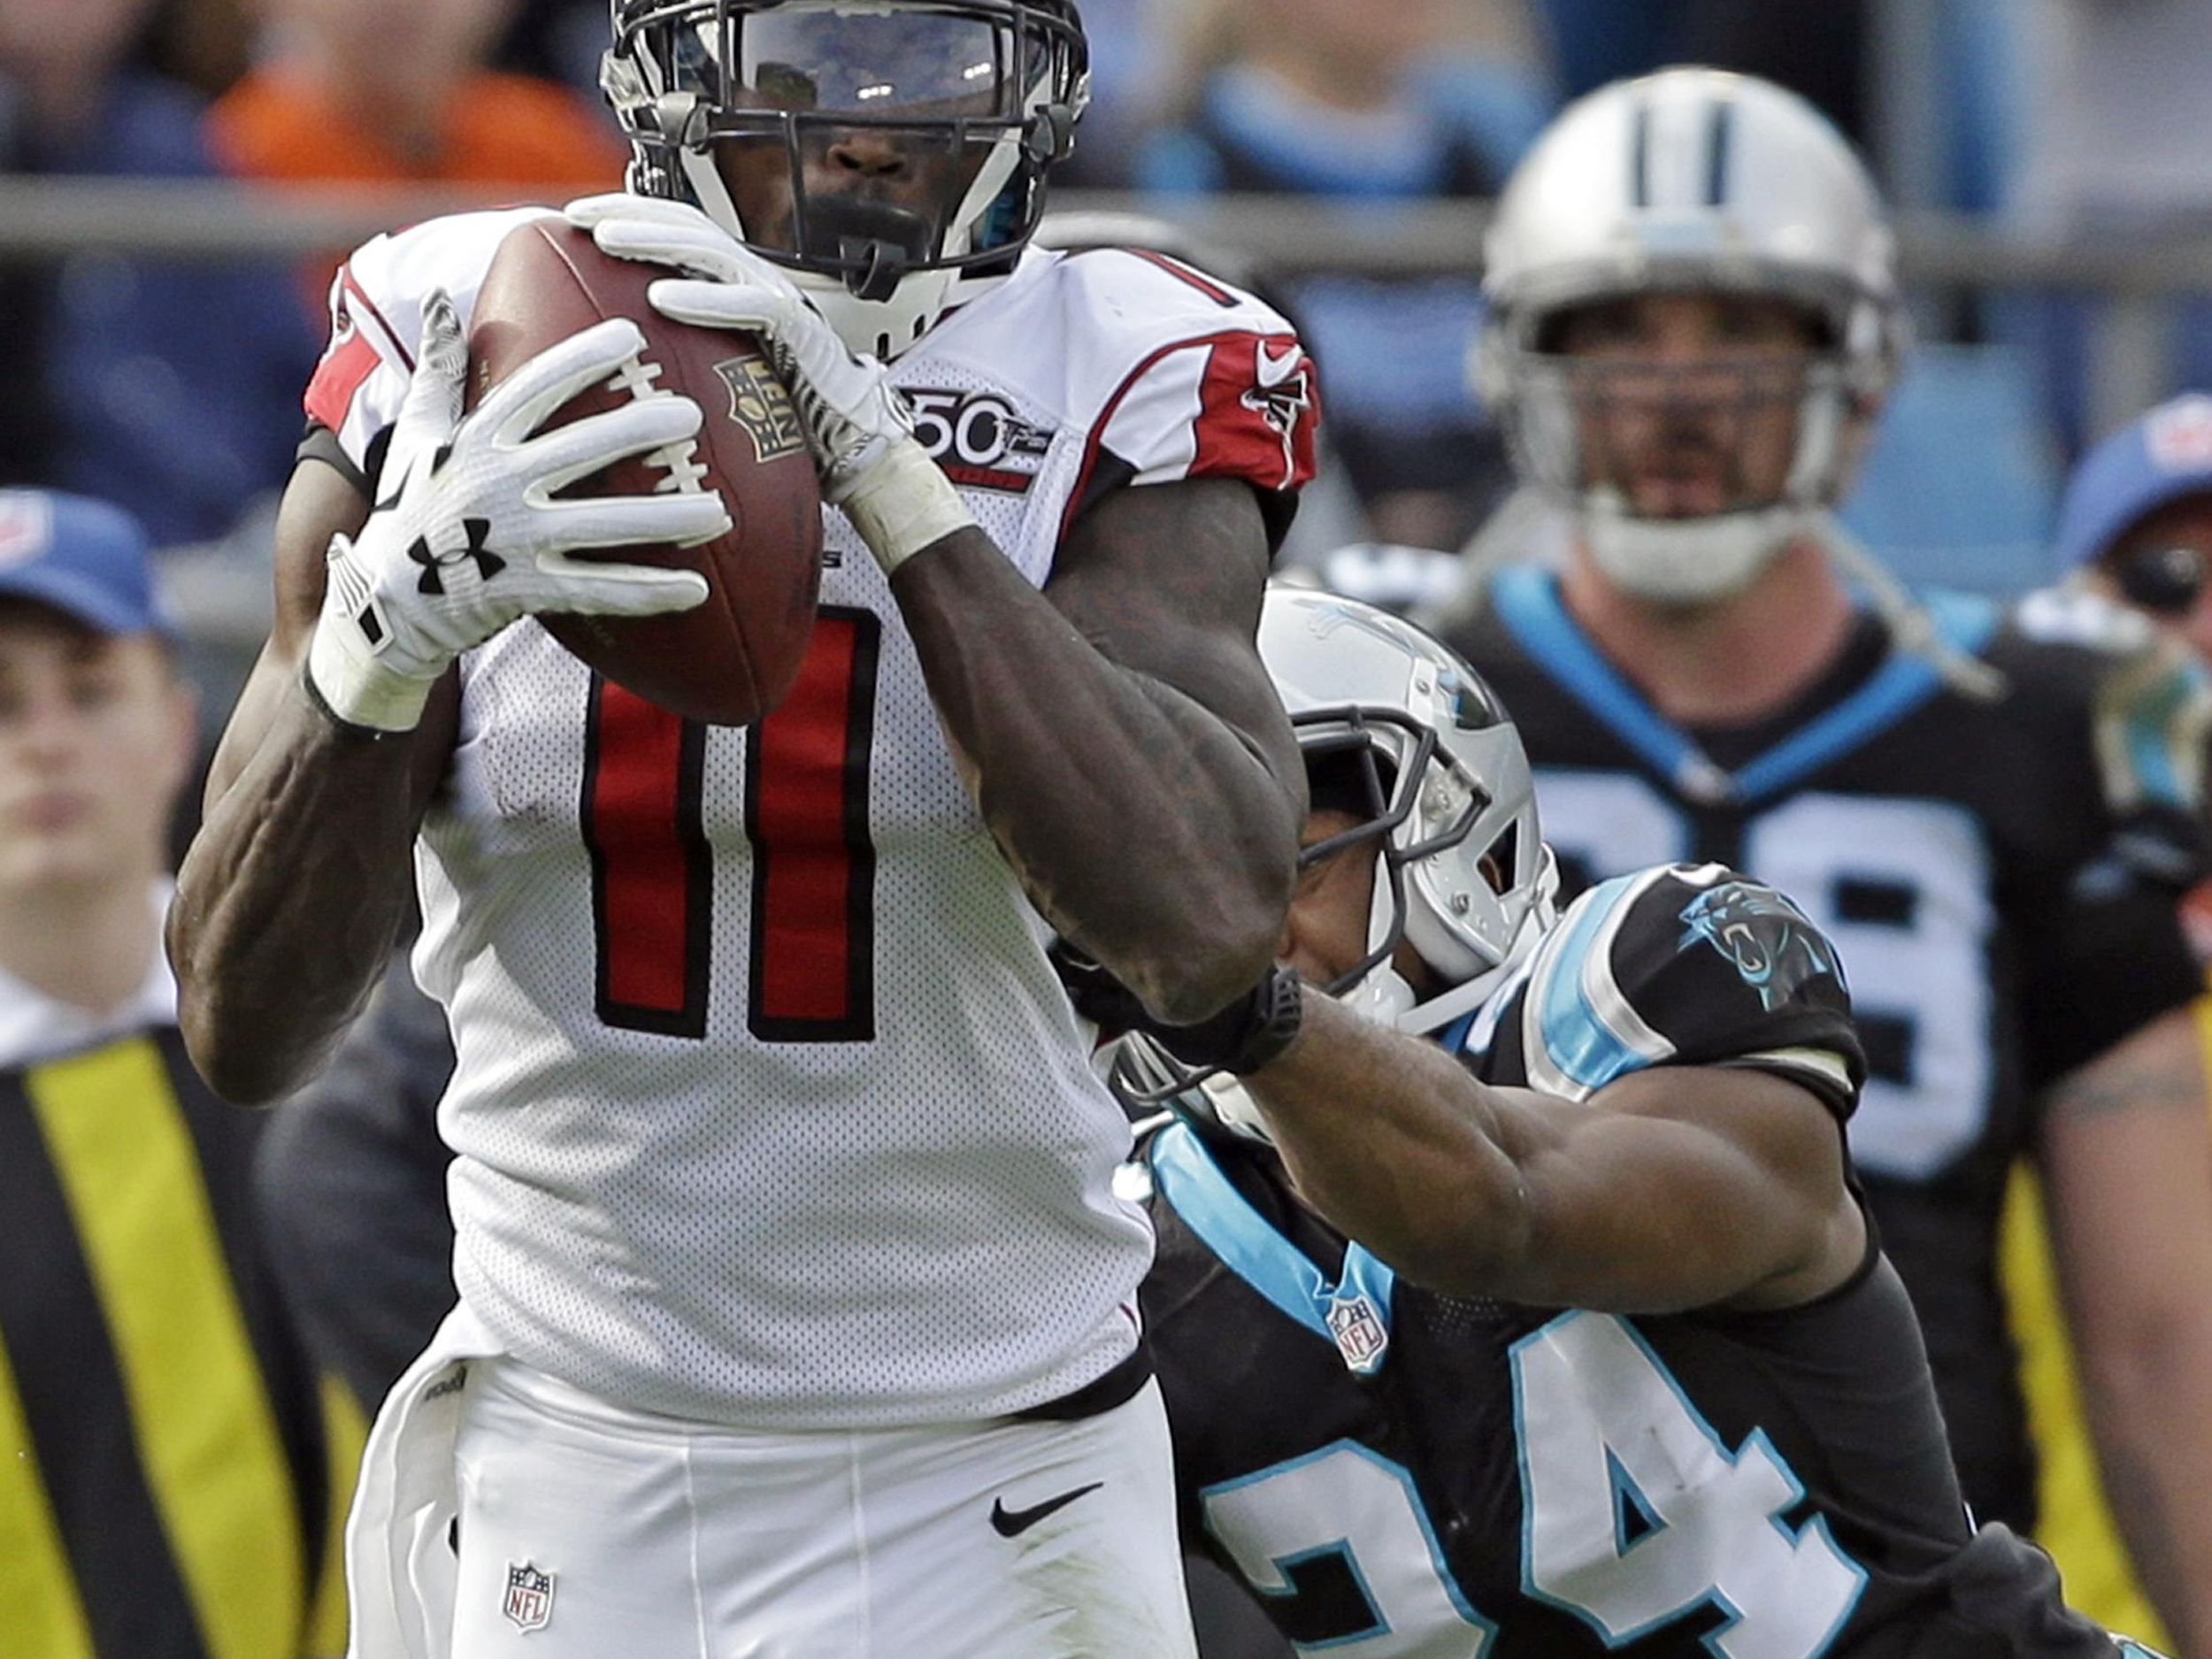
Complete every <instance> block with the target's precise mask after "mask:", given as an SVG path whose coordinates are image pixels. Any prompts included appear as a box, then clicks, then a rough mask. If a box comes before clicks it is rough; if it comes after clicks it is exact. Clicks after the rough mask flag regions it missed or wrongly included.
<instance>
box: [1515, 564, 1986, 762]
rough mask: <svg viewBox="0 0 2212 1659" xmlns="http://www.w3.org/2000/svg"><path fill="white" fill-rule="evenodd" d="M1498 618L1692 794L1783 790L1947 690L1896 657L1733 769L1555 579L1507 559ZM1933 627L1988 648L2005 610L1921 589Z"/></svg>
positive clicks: (1968, 649)
mask: <svg viewBox="0 0 2212 1659" xmlns="http://www.w3.org/2000/svg"><path fill="white" fill-rule="evenodd" d="M1491 599H1492V603H1494V605H1495V606H1496V607H1497V612H1498V616H1499V618H1500V619H1501V620H1502V622H1504V624H1505V626H1506V627H1507V629H1508V630H1509V632H1510V633H1511V634H1513V636H1514V638H1515V639H1516V640H1517V641H1519V642H1520V645H1521V649H1523V650H1525V651H1526V652H1527V653H1528V654H1529V657H1531V658H1532V660H1533V661H1534V662H1535V663H1536V664H1537V665H1538V666H1539V667H1540V668H1542V669H1543V670H1544V671H1545V672H1547V673H1548V674H1549V675H1550V676H1551V677H1552V679H1553V680H1555V681H1557V682H1558V684H1559V686H1560V687H1561V688H1562V689H1563V690H1564V691H1566V692H1567V694H1568V695H1571V697H1573V698H1574V699H1575V701H1576V702H1578V703H1581V704H1582V706H1583V707H1584V708H1586V709H1587V710H1589V711H1590V712H1591V713H1592V714H1593V715H1594V716H1595V717H1596V718H1598V719H1599V720H1600V721H1601V723H1602V724H1603V725H1604V726H1605V727H1606V729H1607V730H1608V731H1609V732H1611V733H1612V734H1613V735H1614V736H1615V737H1616V738H1617V739H1619V740H1620V741H1621V742H1622V744H1623V745H1624V746H1625V747H1626V748H1628V749H1630V750H1632V751H1633V752H1634V753H1635V754H1636V755H1637V756H1639V757H1640V758H1641V759H1642V760H1643V761H1644V762H1645V764H1647V765H1649V766H1650V767H1652V768H1653V769H1654V770H1655V771H1656V772H1659V773H1661V774H1662V775H1663V776H1664V777H1666V778H1668V779H1670V780H1672V781H1673V783H1674V785H1675V786H1676V787H1678V788H1679V789H1682V790H1683V791H1684V792H1685V793H1686V794H1689V795H1692V796H1693V797H1709V796H1710V795H1711V794H1712V792H1713V787H1714V785H1715V784H1719V785H1721V786H1724V788H1723V790H1722V793H1723V794H1724V795H1725V796H1730V797H1732V798H1734V799H1736V800H1739V801H1755V800H1759V799H1761V798H1763V797H1764V796H1768V795H1778V794H1780V793H1781V792H1782V791H1783V790H1786V789H1787V788H1789V787H1792V786H1793V785H1794V784H1797V783H1801V782H1802V781H1803V780H1805V779H1806V778H1808V777H1809V776H1811V775H1812V774H1813V773H1814V772H1817V771H1819V769H1820V768H1821V767H1823V766H1824V765H1826V764H1828V763H1829V762H1831V761H1832V760H1836V759H1839V758H1840V757H1843V756H1845V755H1847V754H1849V753H1850V752H1851V751H1852V750H1854V749H1859V748H1861V747H1863V745H1865V744H1866V743H1868V742H1870V741H1872V740H1873V739H1875V738H1877V737H1878V736H1880V735H1881V734H1882V733H1884V732H1886V731H1887V730H1888V729H1889V728H1890V727H1891V726H1894V725H1896V724H1897V723H1898V721H1900V720H1901V719H1903V718H1905V717H1906V716H1907V715H1909V714H1910V713H1911V712H1912V711H1913V710H1916V709H1917V708H1919V707H1920V706H1921V705H1922V704H1923V703H1926V702H1927V701H1928V700H1929V699H1930V698H1932V697H1933V696H1935V695H1938V694H1939V693H1940V692H1941V691H1942V689H1943V685H1944V682H1943V677H1942V675H1941V674H1939V672H1937V671H1936V669H1935V666H1934V665H1933V664H1931V663H1929V662H1928V661H1927V660H1926V659H1924V658H1923V657H1913V656H1906V655H1903V654H1901V653H1900V654H1898V655H1896V656H1893V657H1891V659H1890V660H1889V661H1888V662H1887V663H1886V664H1883V665H1882V667H1881V668H1880V669H1879V670H1878V671H1877V672H1875V674H1874V676H1873V677H1872V678H1871V679H1870V680H1868V681H1867V682H1866V683H1865V684H1864V685H1863V686H1861V687H1859V688H1858V689H1857V690H1856V691H1855V692H1853V693H1852V694H1851V695H1849V696H1847V697H1846V698H1845V699H1844V700H1843V701H1842V702H1841V703H1838V704H1836V705H1835V707H1833V708H1832V709H1830V710H1826V711H1825V712H1824V713H1823V714H1820V715H1818V716H1816V718H1814V719H1812V720H1810V721H1809V722H1808V723H1807V724H1806V725H1805V726H1804V727H1803V728H1802V729H1801V730H1799V731H1797V732H1794V733H1791V735H1789V736H1788V737H1786V738H1785V739H1783V741H1781V742H1779V743H1777V744H1776V745H1775V746H1774V747H1773V748H1772V749H1768V750H1767V751H1766V752H1765V753H1764V754H1763V755H1760V756H1757V757H1755V758H1753V759H1752V760H1750V761H1748V762H1747V763H1746V764H1744V765H1743V766H1741V767H1740V768H1739V769H1738V770H1736V771H1735V772H1726V771H1724V770H1723V769H1722V768H1720V767H1718V766H1716V765H1714V764H1713V763H1712V762H1711V761H1710V760H1709V759H1708V758H1707V757H1706V756H1705V754H1704V752H1703V751H1702V750H1701V749H1699V748H1698V746H1697V744H1696V743H1695V742H1694V741H1692V740H1691V739H1690V737H1689V736H1688V735H1687V734H1686V733H1684V732H1683V731H1681V730H1680V729H1679V728H1678V727H1677V726H1674V725H1673V724H1672V723H1671V722H1670V721H1669V720H1667V719H1666V718H1665V717H1663V715H1661V714H1660V713H1659V712H1658V711H1657V710H1655V709H1653V708H1652V707H1651V705H1650V704H1649V703H1647V702H1646V701H1645V700H1644V698H1643V695H1642V694H1641V693H1640V692H1638V691H1637V689H1636V688H1635V687H1633V686H1632V685H1630V684H1629V683H1628V681H1627V680H1624V679H1623V678H1622V677H1621V676H1620V674H1618V673H1617V672H1615V670H1614V668H1613V665H1612V664H1610V663H1609V662H1607V661H1606V660H1605V658H1604V657H1603V656H1602V655H1601V653H1600V652H1599V650H1598V649H1597V647H1596V646H1594V645H1593V644H1592V643H1591V642H1590V641H1589V638H1588V636H1587V635H1586V634H1584V633H1583V632H1582V630H1581V628H1580V626H1578V625H1577V623H1576V622H1575V620H1574V618H1572V617H1571V616H1569V615H1568V614H1567V609H1566V607H1565V606H1564V605H1563V604H1562V603H1560V599H1559V584H1558V579H1557V578H1556V577H1555V576H1554V575H1553V574H1552V573H1551V572H1549V571H1546V570H1541V569H1539V568H1538V567H1536V566H1534V565H1509V566H1508V567H1507V568H1506V569H1504V570H1502V571H1500V572H1498V573H1497V575H1496V576H1494V578H1492V580H1491ZM1922 602H1923V603H1924V605H1925V606H1926V608H1927V611H1928V614H1929V615H1930V617H1932V618H1933V620H1934V623H1935V628H1936V633H1937V634H1938V635H1939V637H1940V638H1941V639H1942V640H1943V641H1944V642H1945V643H1946V644H1947V645H1949V646H1950V647H1951V648H1952V649H1955V650H1957V651H1959V652H1961V653H1962V654H1964V655H1968V656H1971V655H1973V654H1974V653H1976V652H1978V651H1979V650H1980V649H1982V648H1983V647H1984V646H1985V645H1986V644H1988V642H1989V641H1990V639H1991V637H1992V636H1993V634H1995V633H1996V631H1997V625H1998V622H1999V621H2000V620H2001V614H2002V613H2001V611H1999V610H1998V608H1997V606H1996V605H1994V604H1993V603H1991V602H1990V601H1988V600H1986V599H1983V598H1980V597H1978V596H1976V595H1963V594H1943V593H1932V594H1927V595H1922Z"/></svg>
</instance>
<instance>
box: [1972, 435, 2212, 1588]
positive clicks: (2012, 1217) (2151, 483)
mask: <svg viewBox="0 0 2212 1659" xmlns="http://www.w3.org/2000/svg"><path fill="white" fill-rule="evenodd" d="M2054 554H2055V559H2054V562H2055V565H2057V566H2058V567H2059V568H2060V569H2061V570H2062V571H2063V572H2065V576H2064V580H2062V582H2061V583H2060V584H2059V585H2058V586H2057V587H2055V588H2051V589H2048V590H2047V591H2045V592H2043V593H2040V594H2037V595H2032V597H2031V598H2030V599H2029V600H2028V601H2027V602H2026V603H2027V604H2028V605H2029V606H2030V607H2032V608H2033V609H2034V610H2035V611H2038V612H2039V613H2040V614H2041V615H2042V616H2043V618H2045V619H2046V622H2047V626H2051V627H2053V628H2054V629H2066V630H2070V631H2071V632H2072V633H2073V634H2076V635H2078V636H2080V637H2082V638H2083V639H2084V640H2085V641H2089V640H2093V639H2098V638H2104V637H2109V638H2112V639H2114V640H2115V641H2124V640H2125V638H2126V637H2127V636H2129V635H2133V636H2135V637H2137V638H2140V637H2141V636H2142V635H2143V634H2144V632H2145V625H2146V624H2148V625H2150V626H2154V627H2155V628H2156V629H2157V631H2158V632H2159V634H2162V636H2163V637H2164V638H2165V639H2166V640H2167V641H2169V642H2170V644H2171V645H2172V646H2174V647H2176V648H2178V649H2186V650H2189V651H2192V652H2194V653H2196V654H2197V655H2198V656H2200V657H2203V656H2207V655H2208V653H2212V599H2208V597H2207V591H2206V590H2207V588H2208V583H2207V581H2206V570H2207V561H2208V560H2212V396H2206V395H2205V394H2203V393H2200V392H2192V393H2187V394H2185V395H2183V396H2178V397H2176V398H2173V399H2171V400H2170V401H2169V402H2167V403H2162V404H2160V405H2159V406H2158V407H2156V408H2155V409H2153V410H2150V411H2147V412H2146V413H2145V414H2143V415H2141V416H2139V418H2138V419H2135V420H2134V421H2132V422H2131V423H2130V424H2129V425H2127V426H2124V427H2122V428H2121V429H2120V430H2119V431H2117V432H2115V433H2113V434H2111V435H2110V436H2108V437H2107V438H2106V439H2105V440H2104V441H2103V442H2101V443H2099V444H2098V445H2097V446H2096V447H2095V448H2094V449H2092V450H2091V451H2090V452H2089V454H2087V455H2086V456H2085V457H2083V458H2082V460H2081V462H2080V464H2079V465H2077V466H2076V468H2075V469H2074V472H2073V474H2072V476H2071V477H2070V479H2069V480H2067V487H2066V493H2065V497H2064V500H2063V502H2062V504H2061V507H2060V511H2059V525H2058V531H2057V535H2056V539H2055V546H2054ZM2084 595H2090V596H2091V597H2089V598H2087V599H2085V597H2084ZM2105 602H2111V603H2105ZM2156 683H2163V684H2168V685H2171V684H2174V683H2177V682H2176V681H2173V680H2166V681H2162V682H2156ZM2153 712H2154V711H2153ZM2145 713H2146V710H2141V709H2139V708H2131V706H2130V705H2129V704H2127V703H2124V702H2121V703H2112V704H2110V705H2109V707H2108V720H2109V721H2110V722H2111V724H2112V726H2113V737H2114V739H2116V740H2118V741H2108V747H2110V748H2113V749H2122V748H2128V747H2133V746H2131V745H2129V744H2127V743H2126V742H2125V741H2124V740H2125V737H2126V731H2125V727H2126V726H2127V724H2128V720H2129V717H2130V716H2134V717H2136V719H2135V724H2136V725H2137V726H2139V727H2140V728H2143V729H2146V730H2147V729H2149V723H2148V722H2147V721H2146V720H2145V719H2143V718H2142V717H2143V715H2144V714H2145ZM2184 735H2185V733H2184ZM2195 736H2196V739H2197V744H2196V747H2199V748H2200V747H2201V745H2202V740H2203V738H2204V736H2205V733H2203V731H2202V730H2201V729H2200V728H2199V729H2198V730H2197V731H2196V733H2195ZM2174 761H2175V764H2176V765H2177V767H2179V768H2180V769H2182V770H2184V771H2193V770H2194V769H2195V768H2197V767H2198V766H2199V765H2200V762H2199V761H2198V760H2197V759H2196V757H2194V756H2193V755H2189V754H2177V755H2176V756H2175V757H2174ZM2183 915H2184V920H2185V924H2186V925H2187V926H2188V929H2189V933H2190V936H2191V939H2192V942H2193V944H2194V945H2195V947H2196V949H2197V951H2198V953H2199V955H2200V956H2202V957H2204V958H2205V959H2206V960H2208V961H2212V889H2208V888H2207V887H2200V888H2198V889H2197V890H2196V891H2195V892H2194V893H2193V894H2192V895H2190V896H2189V898H2188V899H2187V900H2186V901H2185V903H2184V912H2183ZM2194 1014H2195V1019H2196V1025H2197V1030H2198V1032H2199V1033H2200V1041H2202V1043H2203V1045H2204V1048H2205V1051H2206V1053H2207V1055H2208V1056H2212V1000H2205V999H2200V1000H2199V1002H2197V1004H2196V1007H2195V1010H2194ZM2002 1264H2003V1275H2004V1281H2005V1292H2006V1298H2007V1301H2008V1304H2009V1306H2010V1311H2011V1319H2012V1329H2013V1334H2014V1337H2015V1340H2016V1341H2017V1343H2018V1345H2019V1348H2020V1371H2021V1378H2022V1381H2023V1384H2024V1388H2025V1390H2026V1394H2027V1401H2028V1410H2029V1416H2030V1418H2031V1420H2032V1423H2033V1425H2034V1430H2035V1443H2036V1450H2037V1453H2038V1455H2039V1463H2040V1469H2039V1479H2038V1486H2039V1494H2040V1502H2041V1509H2042V1516H2043V1519H2042V1523H2041V1525H2040V1528H2039V1534H2038V1541H2039V1543H2041V1544H2042V1545H2043V1547H2044V1548H2046V1549H2047V1550H2049V1551H2050V1552H2051V1555H2052V1556H2053V1558H2054V1559H2055V1560H2056V1561H2057V1563H2058V1564H2059V1568H2060V1571H2062V1573H2063V1574H2064V1575H2065V1579H2066V1585H2067V1589H2068V1593H2069V1594H2070V1596H2071V1597H2072V1598H2073V1600H2074V1601H2075V1602H2076V1604H2077V1605H2078V1606H2083V1607H2090V1606H2093V1607H2095V1608H2096V1609H2098V1611H2099V1613H2100V1616H2101V1617H2104V1618H2105V1619H2106V1620H2107V1621H2108V1622H2110V1623H2113V1624H2119V1625H2124V1626H2126V1627H2129V1628H2134V1629H2147V1628H2148V1627H2149V1626H2148V1624H2147V1621H2146V1620H2145V1619H2144V1617H2143V1616H2142V1613H2141V1611H2140V1610H2139V1609H2142V1608H2144V1607H2146V1606H2147V1600H2146V1598H2145V1596H2144V1594H2143V1591H2142V1589H2141V1586H2139V1584H2138V1583H2137V1581H2136V1576H2135V1573H2134V1571H2133V1570H2132V1568H2131V1564H2130V1562H2129V1560H2128V1556H2127V1552H2126V1551H2125V1549H2124V1548H2123V1547H2122V1545H2121V1542H2120V1540H2119V1538H2118V1537H2117V1535H2116V1527H2115V1525H2114V1522H2113V1518H2112V1514H2111V1510H2110V1508H2109V1504H2108V1496H2107V1494H2106V1493H2105V1490H2104V1486H2103V1483H2102V1482H2101V1480H2100V1479H2098V1474H2097V1467H2096V1459H2095V1452H2094V1448H2093V1444H2092V1437H2091V1435H2090V1432H2089V1427H2088V1424H2087V1421H2086V1414H2085V1411H2084V1409H2083V1403H2082V1398H2081V1392H2080V1386H2079V1379H2078V1375H2077V1372H2076V1367H2075V1363H2074V1361H2075V1356H2074V1352H2073V1344H2072V1342H2071V1341H2070V1340H2069V1335H2068V1328H2067V1320H2066V1317H2065V1315H2064V1312H2063V1310H2062V1304H2061V1302H2060V1301H2059V1298H2058V1294H2057V1288H2056V1286H2055V1275H2054V1271H2053V1263H2052V1256H2051V1250H2050V1241H2049V1238H2048V1235H2047V1232H2046V1230H2045V1228H2044V1227H2043V1225H2042V1224H2041V1221H2040V1207H2039V1203H2038V1202H2037V1194H2036V1189H2035V1183H2034V1180H2033V1178H2032V1176H2030V1175H2028V1174H2027V1173H2026V1172H2023V1173H2022V1174H2021V1175H2020V1176H2019V1177H2018V1178H2017V1179H2016V1183H2015V1190H2014V1191H2013V1192H2012V1194H2010V1195H2009V1197H2008V1201H2007V1203H2006V1207H2005V1220H2004V1234H2003V1243H2002Z"/></svg>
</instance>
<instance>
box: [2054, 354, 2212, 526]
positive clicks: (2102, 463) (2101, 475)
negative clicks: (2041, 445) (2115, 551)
mask: <svg viewBox="0 0 2212 1659" xmlns="http://www.w3.org/2000/svg"><path fill="white" fill-rule="evenodd" d="M2184 495H2212V396H2207V395H2206V394H2204V393H2202V392H2186V393H2184V394H2183V395H2182V396H2179V397H2177V398H2174V399H2173V400H2172V401H2171V402H2169V403H2161V404H2160V405H2159V406H2158V407H2157V408H2155V409H2154V410H2152V411H2151V412H2150V413H2149V414H2147V415H2145V416H2143V417H2142V418H2141V419H2138V420H2137V421H2135V422H2134V423H2133V424H2132V425H2131V426H2124V427H2122V428H2121V429H2120V430H2119V431H2117V432H2116V433H2114V434H2112V435H2111V436H2110V437H2108V438H2107V439H2106V440H2105V441H2104V442H2102V443H2101V444H2099V445H2098V446H2097V447H2096V448H2095V449H2092V450H2091V451H2090V452H2089V453H2088V454H2087V455H2086V456H2085V457H2083V458H2082V462H2081V465H2078V466H2077V467H2076V468H2075V469H2074V473H2073V476H2072V477H2071V478H2070V479H2068V480H2066V498H2065V499H2064V500H2063V501H2062V502H2061V503H2059V509H2058V548H2057V551H2058V555H2059V557H2060V559H2061V560H2062V562H2063V564H2064V565H2065V566H2066V568H2068V569H2072V568H2073V567H2074V566H2076V565H2087V564H2091V563H2093V562H2094V561H2095V560H2097V559H2100V558H2102V557H2104V555H2105V553H2106V552H2107V551H2108V549H2110V548H2111V546H2112V544H2113V543H2114V542H2116V541H2118V540H2119V539H2120V538H2121V537H2122V536H2124V535H2125V534H2127V533H2128V531H2129V530H2131V528H2133V527H2134V526H2136V525H2137V524H2138V523H2139V522H2140V521H2141V520H2142V519H2144V518H2147V517H2149V515H2151V514H2152V513H2154V512H2155V511H2158V510H2159V509H2160V508H2161V507H2163V506H2164V505H2165V504H2166V503H2168V502H2170V501H2177V500H2179V499H2180V498H2181V497H2182V496H2184Z"/></svg>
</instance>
